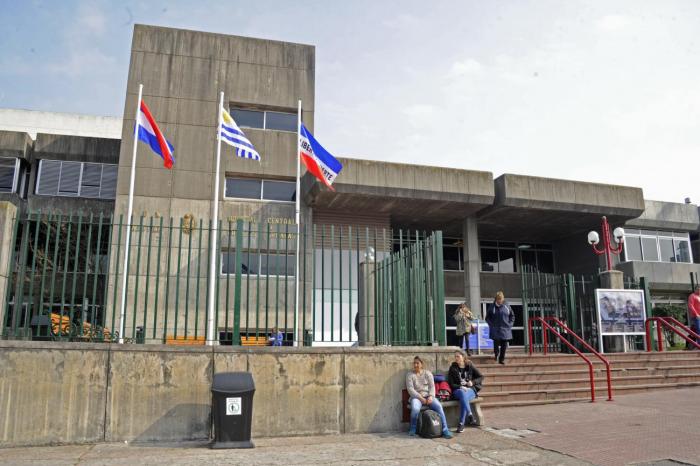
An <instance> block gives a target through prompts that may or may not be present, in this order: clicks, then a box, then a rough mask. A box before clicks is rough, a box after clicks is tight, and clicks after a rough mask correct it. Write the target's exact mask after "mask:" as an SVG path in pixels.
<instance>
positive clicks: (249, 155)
mask: <svg viewBox="0 0 700 466" xmlns="http://www.w3.org/2000/svg"><path fill="white" fill-rule="evenodd" d="M221 140H222V141H224V142H225V143H226V144H228V145H229V146H233V147H235V148H236V155H238V156H239V157H243V158H245V159H253V160H257V161H258V162H259V161H260V154H258V151H256V150H255V147H253V144H252V143H251V142H250V141H249V140H248V138H247V137H245V134H243V131H241V129H240V128H239V127H238V125H237V124H236V122H235V121H233V118H231V115H229V113H228V112H227V111H226V109H224V108H222V109H221Z"/></svg>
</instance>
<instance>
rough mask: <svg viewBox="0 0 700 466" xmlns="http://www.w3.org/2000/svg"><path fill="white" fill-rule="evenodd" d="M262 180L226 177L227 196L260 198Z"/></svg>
mask: <svg viewBox="0 0 700 466" xmlns="http://www.w3.org/2000/svg"><path fill="white" fill-rule="evenodd" d="M261 187H262V180H250V179H246V178H226V197H239V198H243V199H260V190H261Z"/></svg>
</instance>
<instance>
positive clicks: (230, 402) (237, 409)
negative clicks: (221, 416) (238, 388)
mask: <svg viewBox="0 0 700 466" xmlns="http://www.w3.org/2000/svg"><path fill="white" fill-rule="evenodd" d="M242 411H243V408H242V405H241V397H240V396H239V397H236V398H226V415H227V416H240V415H241V413H242Z"/></svg>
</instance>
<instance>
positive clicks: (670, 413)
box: [0, 388, 700, 466]
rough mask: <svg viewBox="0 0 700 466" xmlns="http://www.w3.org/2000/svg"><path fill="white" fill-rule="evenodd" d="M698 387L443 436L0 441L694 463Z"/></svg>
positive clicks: (141, 459)
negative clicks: (247, 442) (245, 444)
mask: <svg viewBox="0 0 700 466" xmlns="http://www.w3.org/2000/svg"><path fill="white" fill-rule="evenodd" d="M699 396H700V388H689V389H679V390H666V391H656V392H651V393H643V394H637V395H626V396H620V397H617V398H616V399H615V401H613V402H606V401H599V402H596V403H585V402H581V403H569V404H558V405H547V406H531V407H522V408H504V409H491V410H488V411H487V414H486V415H487V417H488V419H487V424H488V426H487V427H484V428H481V429H468V430H466V431H465V432H464V433H463V434H456V435H455V438H454V439H452V440H444V439H436V440H425V439H421V438H409V437H408V436H407V435H406V434H404V433H390V434H355V435H350V434H348V435H336V436H306V437H284V438H260V439H254V441H255V444H256V448H255V449H252V450H210V449H209V448H208V446H207V443H206V442H181V443H177V444H172V443H106V444H94V445H69V446H51V447H32V448H7V449H0V463H1V464H11V465H30V464H31V465H34V464H39V465H52V466H53V465H69V464H70V465H121V464H130V465H131V464H149V465H181V464H212V465H214V464H216V465H218V464H241V465H243V464H246V465H285V466H289V465H322V464H338V465H436V466H437V465H457V464H459V465H462V464H463V465H470V464H489V465H516V464H518V465H537V466H545V465H590V464H598V465H606V466H607V465H628V464H634V465H642V464H643V465H652V464H653V465H659V466H661V465H677V464H700V420H698V416H697V414H696V413H697V410H696V409H695V408H694V405H693V402H694V401H695V400H697V399H698V397H699Z"/></svg>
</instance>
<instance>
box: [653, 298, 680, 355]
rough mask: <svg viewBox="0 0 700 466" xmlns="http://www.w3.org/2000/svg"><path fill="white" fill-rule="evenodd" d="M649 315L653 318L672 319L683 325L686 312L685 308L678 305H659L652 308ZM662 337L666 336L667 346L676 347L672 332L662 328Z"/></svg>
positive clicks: (674, 335) (674, 336)
mask: <svg viewBox="0 0 700 466" xmlns="http://www.w3.org/2000/svg"><path fill="white" fill-rule="evenodd" d="M651 314H652V315H653V316H654V317H673V318H675V319H676V320H679V321H680V322H682V323H685V322H686V315H687V312H686V309H685V306H681V305H679V304H659V305H657V306H654V309H652V310H651ZM664 335H665V336H666V341H668V343H669V345H671V346H675V345H676V337H677V335H676V334H675V333H674V332H672V331H670V330H668V329H666V328H665V327H664Z"/></svg>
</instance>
